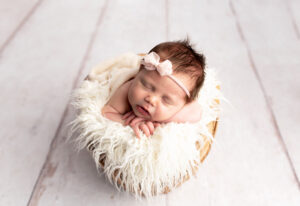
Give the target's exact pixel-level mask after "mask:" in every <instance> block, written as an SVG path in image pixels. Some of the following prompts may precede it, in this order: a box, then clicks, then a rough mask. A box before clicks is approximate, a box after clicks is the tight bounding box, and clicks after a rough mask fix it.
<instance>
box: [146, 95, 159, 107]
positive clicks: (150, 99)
mask: <svg viewBox="0 0 300 206" xmlns="http://www.w3.org/2000/svg"><path fill="white" fill-rule="evenodd" d="M145 100H146V102H147V103H149V104H150V105H151V106H155V105H156V103H157V97H156V96H155V95H149V96H147V97H146V98H145Z"/></svg>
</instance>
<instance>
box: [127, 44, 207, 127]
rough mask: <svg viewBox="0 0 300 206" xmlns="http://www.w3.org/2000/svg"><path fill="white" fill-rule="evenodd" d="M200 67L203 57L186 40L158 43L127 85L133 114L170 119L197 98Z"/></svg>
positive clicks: (151, 118)
mask: <svg viewBox="0 0 300 206" xmlns="http://www.w3.org/2000/svg"><path fill="white" fill-rule="evenodd" d="M204 68H205V57H204V56H203V55H202V54H199V53H197V52H196V51H195V50H194V49H193V48H192V46H191V45H190V43H189V41H188V40H184V41H176V42H164V43H161V44H158V45H157V46H155V47H154V48H153V49H151V50H150V52H149V54H148V55H146V56H145V57H144V59H143V60H142V62H141V66H140V70H139V72H138V74H137V75H136V77H135V79H134V80H133V82H132V84H131V86H130V88H129V92H128V100H129V103H130V105H131V107H132V109H133V111H134V113H135V114H136V115H137V116H139V117H143V118H146V119H149V120H152V121H160V122H161V121H166V120H168V119H170V118H171V117H172V116H174V115H175V114H176V113H177V112H178V111H180V110H181V109H182V108H183V106H184V105H185V104H186V103H189V102H191V101H193V100H194V99H195V98H196V97H197V94H198V93H199V90H200V88H201V86H202V85H203V82H204V78H205V72H204ZM168 72H171V74H170V73H168Z"/></svg>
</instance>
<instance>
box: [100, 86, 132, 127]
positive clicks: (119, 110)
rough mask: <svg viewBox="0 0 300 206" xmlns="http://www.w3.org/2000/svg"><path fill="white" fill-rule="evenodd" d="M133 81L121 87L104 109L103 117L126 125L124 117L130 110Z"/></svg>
mask: <svg viewBox="0 0 300 206" xmlns="http://www.w3.org/2000/svg"><path fill="white" fill-rule="evenodd" d="M131 82H132V81H128V82H126V83H124V84H123V85H121V86H120V87H119V88H118V89H117V90H116V92H115V93H114V94H113V95H112V97H111V98H110V100H109V101H108V102H107V104H106V105H104V107H103V108H102V115H103V116H104V117H106V118H107V119H110V120H112V121H116V122H120V123H122V124H124V119H123V118H122V117H123V115H124V114H125V113H126V112H128V111H129V110H130V106H129V103H128V98H127V96H128V89H129V86H130V84H131Z"/></svg>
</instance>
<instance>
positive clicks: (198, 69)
mask: <svg viewBox="0 0 300 206" xmlns="http://www.w3.org/2000/svg"><path fill="white" fill-rule="evenodd" d="M193 47H194V46H193V45H191V43H190V41H189V39H188V38H186V39H185V40H180V41H172V42H163V43H160V44H158V45H156V46H155V47H154V48H153V49H151V50H150V51H149V53H150V52H156V53H157V54H159V56H160V58H161V61H164V60H166V59H168V60H170V61H171V62H172V64H173V65H176V67H175V68H174V72H175V73H184V74H188V75H189V76H190V77H191V79H192V80H194V81H195V84H194V87H193V88H192V90H191V91H190V94H191V96H190V97H189V98H188V97H187V102H191V101H193V100H194V99H196V98H197V95H198V93H199V90H200V89H201V87H202V85H203V82H204V79H205V71H204V69H205V56H204V55H203V54H200V53H198V52H197V51H195V49H194V48H193Z"/></svg>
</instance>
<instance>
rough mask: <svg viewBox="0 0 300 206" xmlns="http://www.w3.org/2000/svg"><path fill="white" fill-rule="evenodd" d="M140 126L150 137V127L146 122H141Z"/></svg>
mask: <svg viewBox="0 0 300 206" xmlns="http://www.w3.org/2000/svg"><path fill="white" fill-rule="evenodd" d="M139 128H140V129H141V130H142V131H143V132H144V134H145V135H146V136H147V137H149V136H150V131H149V128H148V127H147V125H146V124H140V125H139Z"/></svg>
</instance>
